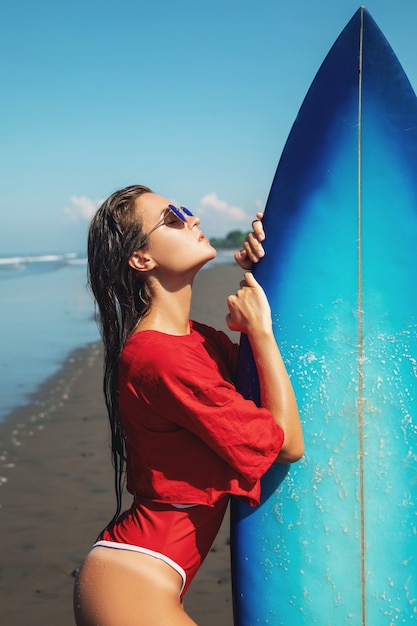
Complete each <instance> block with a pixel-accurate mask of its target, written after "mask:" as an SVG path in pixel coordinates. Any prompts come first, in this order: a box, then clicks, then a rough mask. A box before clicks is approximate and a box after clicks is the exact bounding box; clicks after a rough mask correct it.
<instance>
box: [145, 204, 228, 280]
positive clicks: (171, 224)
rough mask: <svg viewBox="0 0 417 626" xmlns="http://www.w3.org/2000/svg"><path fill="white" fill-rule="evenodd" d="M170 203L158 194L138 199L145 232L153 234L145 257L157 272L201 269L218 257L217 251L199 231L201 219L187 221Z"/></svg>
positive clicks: (194, 218) (192, 218)
mask: <svg viewBox="0 0 417 626" xmlns="http://www.w3.org/2000/svg"><path fill="white" fill-rule="evenodd" d="M169 204H171V203H170V201H169V200H167V198H164V197H162V196H159V195H157V194H154V193H145V194H142V195H141V196H139V197H138V198H137V200H136V208H137V211H138V212H139V214H140V215H141V218H142V222H143V232H144V233H150V234H149V241H148V246H147V248H146V250H145V254H147V255H148V256H149V257H150V258H151V261H152V263H153V264H154V268H155V269H156V270H157V271H158V270H159V271H164V272H171V273H178V272H187V271H188V270H198V269H200V267H202V266H203V265H205V264H206V263H207V262H208V261H210V260H211V259H213V258H214V257H215V256H216V250H215V249H214V248H213V247H212V246H211V245H210V241H209V240H208V239H207V238H206V237H204V234H203V232H202V231H201V230H200V229H199V225H200V219H199V218H198V217H197V216H195V215H192V216H188V215H186V214H183V218H184V219H185V220H186V221H183V220H182V219H180V217H177V216H176V215H175V214H174V213H173V212H172V211H171V210H170V209H169V208H168V207H169ZM151 231H152V232H151Z"/></svg>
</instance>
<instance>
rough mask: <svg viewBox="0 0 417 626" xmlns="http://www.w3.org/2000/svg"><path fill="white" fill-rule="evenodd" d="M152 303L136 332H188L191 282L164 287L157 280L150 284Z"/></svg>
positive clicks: (173, 333) (176, 333)
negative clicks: (173, 286) (174, 286)
mask: <svg viewBox="0 0 417 626" xmlns="http://www.w3.org/2000/svg"><path fill="white" fill-rule="evenodd" d="M151 291H152V305H151V308H150V311H149V313H148V314H147V315H146V316H145V317H144V318H143V319H142V320H141V321H140V322H139V324H138V326H137V328H136V332H140V331H142V330H158V331H160V332H163V333H167V334H169V335H188V334H189V333H190V324H189V321H190V308H191V295H192V284H191V283H187V284H184V285H182V286H176V288H175V289H173V288H172V285H171V287H170V288H167V287H164V286H163V285H161V283H159V282H155V283H153V284H152V285H151Z"/></svg>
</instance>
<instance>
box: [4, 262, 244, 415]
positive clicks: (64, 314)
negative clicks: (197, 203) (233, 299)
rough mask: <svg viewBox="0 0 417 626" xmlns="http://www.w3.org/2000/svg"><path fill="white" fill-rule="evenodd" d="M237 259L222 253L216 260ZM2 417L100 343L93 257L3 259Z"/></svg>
mask: <svg viewBox="0 0 417 626" xmlns="http://www.w3.org/2000/svg"><path fill="white" fill-rule="evenodd" d="M229 261H232V253H231V252H229V251H219V253H218V255H217V257H216V259H215V260H214V261H211V262H210V263H209V264H208V266H207V267H210V265H212V264H213V263H219V262H220V263H222V262H229ZM0 289H1V296H0V303H1V305H0V421H4V420H5V419H6V418H7V415H8V414H9V413H11V411H13V410H14V409H16V408H18V407H20V406H24V405H26V404H28V403H29V402H30V400H31V396H32V395H33V394H34V393H36V391H37V390H38V389H39V387H40V386H41V385H42V383H43V382H44V381H45V380H47V379H48V378H49V377H50V376H52V375H54V374H55V373H57V372H58V371H59V369H60V367H61V366H62V365H63V363H64V362H65V361H66V359H67V358H68V357H69V356H70V354H71V353H72V352H73V351H74V350H76V349H77V348H81V347H82V346H85V345H87V344H89V343H92V342H95V341H100V333H99V330H98V327H97V324H96V321H95V319H94V304H93V299H92V296H91V294H90V292H89V290H88V288H87V260H86V258H85V257H84V256H82V255H78V254H75V253H68V254H45V255H34V256H19V255H16V256H8V257H0Z"/></svg>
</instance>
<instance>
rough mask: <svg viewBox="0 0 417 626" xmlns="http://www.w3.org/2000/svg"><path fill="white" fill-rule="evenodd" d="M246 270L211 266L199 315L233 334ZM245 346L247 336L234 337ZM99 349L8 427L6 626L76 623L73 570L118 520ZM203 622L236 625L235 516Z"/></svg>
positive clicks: (1, 587) (213, 559) (2, 579)
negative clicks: (231, 310) (229, 321)
mask: <svg viewBox="0 0 417 626" xmlns="http://www.w3.org/2000/svg"><path fill="white" fill-rule="evenodd" d="M241 277H242V271H241V270H240V269H239V268H238V267H237V266H235V265H233V264H231V263H230V264H223V265H217V266H213V267H212V268H211V269H206V270H203V271H201V272H200V274H199V275H198V277H197V279H196V282H195V287H194V300H193V307H192V317H193V318H194V319H197V320H199V321H202V322H205V323H209V324H211V325H212V326H215V327H216V328H221V329H222V330H225V331H227V327H226V324H225V316H226V313H227V305H226V297H227V295H228V294H229V293H231V292H232V291H234V290H235V289H236V288H237V286H238V284H239V281H240V279H241ZM229 334H230V335H231V336H232V337H233V336H234V339H235V340H236V341H237V340H238V337H237V336H236V335H235V334H233V333H229ZM101 383H102V350H101V345H100V343H96V344H91V345H89V346H86V347H84V348H82V349H80V350H77V351H76V352H74V353H73V354H72V355H71V357H70V358H69V359H68V361H67V362H66V363H65V364H64V366H63V368H62V369H61V371H60V372H59V373H58V374H57V375H56V376H54V377H53V378H51V379H50V380H49V381H47V382H46V383H45V384H44V385H43V387H42V388H41V389H40V390H39V392H38V393H37V394H36V396H34V397H33V400H32V401H31V403H30V404H29V405H28V406H26V407H24V408H22V409H19V410H18V411H15V412H14V413H13V414H11V415H10V416H9V417H8V418H7V420H6V422H5V423H4V424H3V425H1V428H0V525H1V533H0V537H1V539H0V554H1V557H0V607H1V619H2V623H4V624H7V626H23V625H25V626H49V625H53V626H56V625H58V624H59V625H60V626H71V625H72V626H73V625H74V619H73V615H72V589H73V583H74V571H75V570H76V568H77V567H78V566H79V564H80V562H81V560H82V559H83V558H84V556H85V554H86V553H87V551H88V549H89V547H90V545H91V543H92V542H94V540H95V537H96V536H97V534H98V533H99V532H100V530H101V529H102V528H103V526H105V524H106V523H107V522H108V520H109V519H110V518H111V517H112V515H113V508H114V495H113V470H112V467H111V463H110V453H109V444H108V428H107V417H106V414H105V407H104V401H103V396H102V391H101ZM185 606H186V610H187V612H188V613H189V614H190V615H191V616H192V618H193V619H194V620H195V621H196V622H197V623H198V624H199V626H231V624H232V623H233V620H232V598H231V586H230V558H229V520H228V516H226V519H225V522H224V524H223V526H222V528H221V530H220V533H219V535H218V537H217V539H216V541H215V543H214V545H213V549H212V551H211V552H210V554H209V555H208V557H207V559H206V561H205V563H204V564H203V566H202V568H201V569H200V572H199V573H198V575H197V577H196V579H195V580H194V582H193V584H192V586H191V588H190V590H189V592H188V593H187V595H186V598H185Z"/></svg>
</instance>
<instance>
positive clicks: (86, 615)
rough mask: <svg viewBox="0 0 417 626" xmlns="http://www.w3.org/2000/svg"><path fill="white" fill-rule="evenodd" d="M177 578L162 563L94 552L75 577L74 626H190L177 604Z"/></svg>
mask: <svg viewBox="0 0 417 626" xmlns="http://www.w3.org/2000/svg"><path fill="white" fill-rule="evenodd" d="M181 584H182V578H181V576H180V574H179V573H178V572H176V571H175V570H174V569H173V568H172V567H171V566H170V565H168V564H167V563H165V562H164V561H162V560H160V559H157V558H154V557H152V556H149V555H147V554H141V553H138V552H133V551H129V550H116V549H114V548H105V547H100V546H99V547H96V548H94V549H93V550H92V551H91V552H90V553H89V555H88V556H87V558H86V560H85V561H84V563H83V565H82V566H81V569H80V572H79V574H78V577H77V581H76V583H75V589H74V613H75V619H76V623H77V626H142V625H143V626H168V625H169V626H192V625H194V626H195V622H193V620H192V619H191V618H190V617H188V615H187V614H186V613H185V612H184V610H183V608H182V604H181V600H180V589H181Z"/></svg>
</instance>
